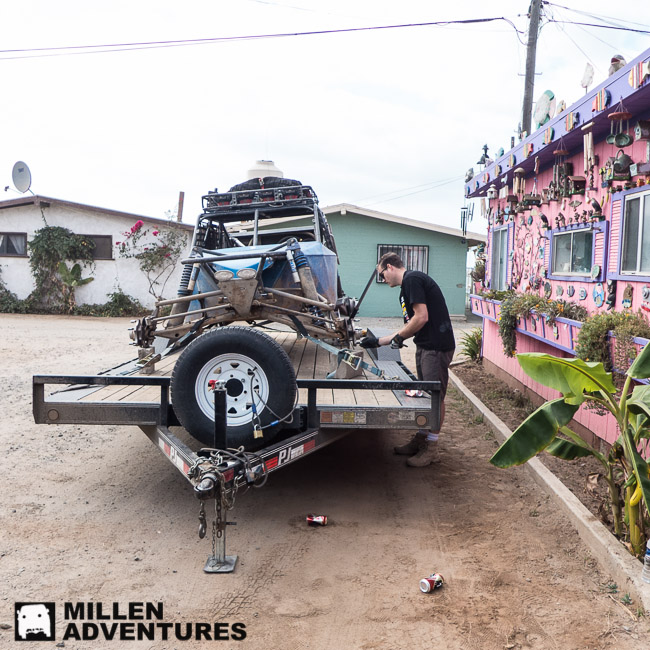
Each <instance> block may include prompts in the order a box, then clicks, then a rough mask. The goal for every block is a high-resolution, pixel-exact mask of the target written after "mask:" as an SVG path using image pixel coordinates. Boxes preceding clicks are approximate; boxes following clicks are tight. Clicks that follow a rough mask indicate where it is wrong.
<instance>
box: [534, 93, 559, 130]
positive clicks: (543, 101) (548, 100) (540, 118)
mask: <svg viewBox="0 0 650 650" xmlns="http://www.w3.org/2000/svg"><path fill="white" fill-rule="evenodd" d="M551 115H555V94H554V93H553V92H552V91H551V90H545V91H544V92H543V93H542V94H541V95H540V97H539V99H538V100H537V103H536V104H535V110H534V111H533V121H534V122H535V124H536V125H537V126H536V128H538V129H539V127H540V126H542V124H546V122H548V121H549V119H551Z"/></svg>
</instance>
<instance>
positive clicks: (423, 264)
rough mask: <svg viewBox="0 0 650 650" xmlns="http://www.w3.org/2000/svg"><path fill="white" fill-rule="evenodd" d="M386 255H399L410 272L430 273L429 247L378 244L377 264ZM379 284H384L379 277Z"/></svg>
mask: <svg viewBox="0 0 650 650" xmlns="http://www.w3.org/2000/svg"><path fill="white" fill-rule="evenodd" d="M386 253H397V255H399V256H400V259H401V260H402V262H404V266H405V267H406V268H407V269H409V270H410V271H422V273H428V272H429V247H428V246H411V245H409V244H399V245H395V244H377V263H379V260H380V259H381V257H382V255H385V254H386ZM377 282H379V283H383V282H385V280H382V279H381V278H380V277H379V276H377Z"/></svg>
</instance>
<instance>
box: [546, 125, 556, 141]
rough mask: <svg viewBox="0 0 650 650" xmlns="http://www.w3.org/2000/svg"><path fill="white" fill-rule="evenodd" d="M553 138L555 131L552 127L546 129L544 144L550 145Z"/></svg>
mask: <svg viewBox="0 0 650 650" xmlns="http://www.w3.org/2000/svg"><path fill="white" fill-rule="evenodd" d="M554 137H555V129H554V128H553V127H552V126H548V127H546V130H545V131H544V144H550V143H551V142H553V138H554Z"/></svg>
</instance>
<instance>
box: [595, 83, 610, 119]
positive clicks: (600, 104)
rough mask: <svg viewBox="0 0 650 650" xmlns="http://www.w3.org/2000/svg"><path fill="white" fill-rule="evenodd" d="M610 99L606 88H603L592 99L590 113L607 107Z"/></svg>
mask: <svg viewBox="0 0 650 650" xmlns="http://www.w3.org/2000/svg"><path fill="white" fill-rule="evenodd" d="M611 98H612V95H611V93H610V92H609V90H607V89H606V88H603V89H602V90H601V91H599V92H598V93H597V94H596V96H595V97H594V101H593V103H592V105H591V111H592V113H593V112H600V111H602V110H603V109H604V108H606V107H607V106H609V102H610V100H611Z"/></svg>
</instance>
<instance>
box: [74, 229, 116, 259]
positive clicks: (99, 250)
mask: <svg viewBox="0 0 650 650" xmlns="http://www.w3.org/2000/svg"><path fill="white" fill-rule="evenodd" d="M82 236H83V237H86V238H87V239H91V240H92V241H93V242H95V249H94V250H93V259H94V260H112V259H113V238H112V237H111V236H110V235H82Z"/></svg>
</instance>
